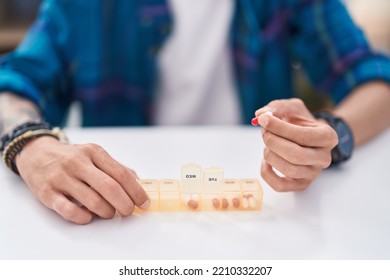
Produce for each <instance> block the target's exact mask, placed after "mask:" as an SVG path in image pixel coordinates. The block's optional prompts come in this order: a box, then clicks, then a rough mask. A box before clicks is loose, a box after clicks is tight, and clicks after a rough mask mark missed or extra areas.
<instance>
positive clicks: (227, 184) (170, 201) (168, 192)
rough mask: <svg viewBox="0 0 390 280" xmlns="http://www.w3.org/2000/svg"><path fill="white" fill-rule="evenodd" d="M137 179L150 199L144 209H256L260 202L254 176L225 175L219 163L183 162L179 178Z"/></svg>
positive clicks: (257, 185)
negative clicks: (218, 165)
mask: <svg viewBox="0 0 390 280" xmlns="http://www.w3.org/2000/svg"><path fill="white" fill-rule="evenodd" d="M139 182H140V184H141V186H142V187H143V188H144V190H145V191H146V193H147V194H148V195H149V198H150V202H151V203H150V206H149V208H148V210H146V211H152V212H158V211H161V212H164V211H166V212H169V211H172V212H174V211H255V210H257V211H258V210H261V208H262V203H263V189H262V187H261V185H260V183H259V181H258V180H257V179H225V178H224V170H223V169H222V168H218V167H210V168H202V167H201V166H200V165H198V164H194V163H189V164H185V165H183V166H182V168H181V179H180V180H176V179H163V180H154V179H142V180H140V181H139ZM139 211H144V210H139Z"/></svg>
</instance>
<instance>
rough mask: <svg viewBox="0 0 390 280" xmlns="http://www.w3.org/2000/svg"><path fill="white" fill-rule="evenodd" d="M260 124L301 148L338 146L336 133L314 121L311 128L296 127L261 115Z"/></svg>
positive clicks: (268, 115) (266, 115) (266, 114)
mask: <svg viewBox="0 0 390 280" xmlns="http://www.w3.org/2000/svg"><path fill="white" fill-rule="evenodd" d="M258 123H259V124H260V125H261V126H262V127H263V128H265V129H266V130H267V131H270V132H272V133H273V134H275V135H279V136H280V137H283V138H285V139H288V140H290V141H292V142H294V143H296V144H298V145H301V146H305V147H334V146H336V145H337V136H336V135H335V131H334V130H333V129H332V128H331V127H330V126H328V125H326V124H321V123H317V122H314V121H313V123H312V124H311V125H310V126H303V125H296V124H293V123H289V122H286V121H284V120H281V119H279V118H277V117H275V116H273V115H272V114H268V113H265V114H262V115H260V116H259V117H258Z"/></svg>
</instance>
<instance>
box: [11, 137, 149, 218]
mask: <svg viewBox="0 0 390 280" xmlns="http://www.w3.org/2000/svg"><path fill="white" fill-rule="evenodd" d="M16 165H17V167H18V170H19V172H20V175H21V177H22V178H23V179H24V181H25V182H26V183H27V185H28V186H29V188H30V189H31V191H32V192H33V194H34V196H35V197H36V198H37V199H38V200H39V201H41V202H42V203H43V204H44V205H45V206H46V207H48V208H50V209H52V210H54V211H56V212H57V213H58V214H60V215H61V216H62V217H63V218H64V219H66V220H68V221H71V222H74V223H77V224H87V223H90V222H91V221H92V218H93V216H94V215H95V214H96V215H97V216H99V217H101V218H105V219H109V218H112V217H113V216H114V215H115V212H116V211H118V213H119V214H121V215H122V216H128V215H131V214H132V212H133V211H134V207H135V206H138V207H140V208H142V209H146V208H148V206H149V204H150V201H149V198H148V196H147V194H146V193H145V191H144V190H143V188H142V187H141V186H140V185H139V184H138V182H137V180H136V179H137V178H136V175H135V174H134V173H133V172H132V171H131V170H130V169H128V168H127V167H125V166H123V165H122V164H120V163H118V162H117V161H115V160H114V159H113V158H112V157H111V156H110V155H109V154H108V153H107V152H106V151H105V150H104V149H103V148H102V147H100V146H98V145H96V144H86V145H71V144H65V143H61V142H59V141H58V140H56V139H55V138H52V137H49V136H42V137H38V138H36V139H33V140H31V141H30V142H29V143H28V144H27V145H26V146H25V147H24V148H23V150H22V152H21V153H20V154H19V155H18V156H17V157H16Z"/></svg>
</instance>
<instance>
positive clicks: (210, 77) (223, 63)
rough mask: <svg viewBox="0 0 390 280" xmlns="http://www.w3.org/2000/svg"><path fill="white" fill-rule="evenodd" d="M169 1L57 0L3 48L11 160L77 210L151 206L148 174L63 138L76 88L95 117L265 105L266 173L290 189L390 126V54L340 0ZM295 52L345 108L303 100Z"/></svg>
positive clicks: (188, 114)
mask: <svg viewBox="0 0 390 280" xmlns="http://www.w3.org/2000/svg"><path fill="white" fill-rule="evenodd" d="M169 4H170V6H169V5H168V3H167V2H166V1H164V0H148V1H145V0H144V1H125V0H118V1H103V0H100V1H50V0H47V1H45V2H44V3H43V6H42V10H41V13H40V16H39V18H38V20H37V22H36V23H35V24H34V26H33V27H32V29H31V30H30V32H29V34H28V35H27V37H26V39H25V40H24V42H23V43H22V44H21V45H20V46H19V47H18V49H17V50H16V51H15V52H13V53H11V54H9V55H8V56H5V57H4V58H3V60H2V63H1V68H0V92H2V94H1V95H0V112H1V113H0V114H1V116H0V120H1V134H2V135H4V136H3V138H2V139H3V141H2V142H3V149H4V155H5V156H4V157H5V159H6V163H7V165H8V166H9V167H10V168H11V169H12V170H13V171H14V172H16V173H20V175H21V177H22V178H23V179H24V181H25V182H26V183H27V185H28V186H29V187H30V189H31V190H32V192H33V194H34V195H35V196H36V197H37V198H38V199H39V200H40V201H41V202H42V203H43V204H44V205H46V206H47V207H48V208H50V209H53V210H54V211H56V212H58V213H59V214H60V215H61V216H63V217H64V218H65V219H67V220H69V221H72V222H75V223H79V224H85V223H89V222H90V221H91V219H92V217H93V215H95V214H96V215H98V216H100V217H102V218H111V217H112V216H113V215H114V214H115V212H116V211H117V212H119V213H120V214H121V215H123V216H127V215H130V214H131V213H132V212H133V210H134V207H135V206H138V207H141V208H147V207H148V205H149V200H148V198H147V195H146V194H145V192H144V191H143V190H142V189H141V187H140V186H139V185H138V183H137V182H136V178H135V175H134V173H133V172H132V171H130V170H129V169H127V168H126V167H124V166H122V165H121V164H120V163H118V162H116V161H115V160H114V159H112V158H111V157H110V156H109V155H108V153H107V152H106V151H104V149H103V148H101V147H99V146H97V145H95V144H87V145H69V144H66V143H62V142H60V141H58V140H57V139H56V138H58V135H57V134H56V133H55V132H53V131H51V130H50V128H49V127H47V125H45V124H43V123H42V121H43V120H46V121H47V122H49V123H50V124H52V125H61V124H63V122H64V120H65V117H66V113H67V109H68V107H69V105H70V104H71V102H72V101H74V100H78V101H80V102H81V104H82V107H83V125H85V126H97V125H105V126H107V125H149V124H158V125H160V124H161V125H164V124H204V123H210V124H226V123H228V124H235V123H240V122H241V123H249V122H250V121H251V120H252V118H253V114H254V112H255V116H256V117H255V118H254V119H253V120H252V121H253V123H254V124H255V125H256V124H257V123H259V124H260V125H261V126H262V127H263V140H264V143H265V146H266V148H265V150H264V162H263V164H262V167H261V175H262V176H263V178H264V179H265V180H266V181H267V182H268V184H269V185H270V186H271V187H272V188H274V189H275V190H277V191H297V190H303V189H305V188H307V187H308V186H309V185H310V183H311V182H312V181H313V180H314V179H315V178H316V177H318V175H319V174H320V172H321V170H322V169H324V168H326V167H328V166H329V165H330V164H331V162H334V163H339V162H341V161H344V160H346V159H348V158H349V157H350V155H351V152H352V148H353V145H360V144H361V143H363V142H365V141H367V140H368V139H370V138H371V137H373V136H374V135H376V134H378V133H379V132H380V131H383V130H384V129H385V128H387V127H388V125H389V123H390V110H388V106H389V104H390V87H389V83H390V62H389V60H388V58H386V57H384V56H380V55H376V54H374V53H373V52H372V51H371V50H370V48H369V46H368V44H367V42H366V40H365V39H364V36H363V35H362V33H361V32H360V31H359V30H358V29H357V28H356V27H355V26H354V25H353V23H352V21H351V20H350V18H349V16H348V14H347V12H346V11H345V9H344V7H343V6H342V5H341V4H340V2H339V1H337V0H322V1H321V0H318V1H314V0H295V1H287V0H284V1H282V0H279V1H261V0H237V1H229V0H215V1H214V0H213V1H209V0H202V1H201V0H199V1H196V3H195V2H194V1H191V2H190V1H182V0H171V1H169ZM172 15H174V19H175V24H174V25H172V22H173V18H172ZM172 27H174V29H173V31H172ZM169 34H172V35H171V36H172V37H170V39H169V40H168V41H167V42H166V44H164V42H165V41H166V39H167V38H168V35H169ZM163 46H164V48H162V47H163ZM157 54H158V56H157ZM230 54H231V56H230ZM230 58H231V60H232V61H231V64H230ZM292 62H295V63H301V65H302V67H303V68H304V69H305V71H306V73H307V75H308V77H309V78H310V80H311V82H312V84H313V85H314V86H315V87H317V88H318V89H319V90H321V91H323V92H324V93H327V94H329V96H330V97H331V98H332V99H333V100H334V102H336V103H338V106H337V107H336V108H335V110H334V112H333V115H331V114H322V115H321V116H320V117H321V118H320V119H316V118H314V116H313V115H312V114H311V113H310V112H309V111H308V110H307V109H306V107H305V105H304V104H303V102H302V101H300V100H298V99H289V98H290V97H292V96H293V89H292V86H291V84H292V82H291V73H292V69H291V66H290V65H291V63H292ZM232 69H234V71H233V70H232ZM232 72H234V74H235V81H236V84H233V83H232V82H231V81H232V80H233V79H232V77H231V76H230V75H231V74H232ZM236 93H237V94H236ZM275 99H277V100H275ZM222 101H223V102H222ZM240 105H241V106H240ZM335 116H337V117H335ZM340 118H341V119H340ZM31 122H33V123H31ZM339 141H340V144H339V145H337V143H338V142H339ZM336 145H337V146H336ZM335 146H336V148H335V149H334V147H335ZM273 168H275V169H278V170H279V171H281V172H282V173H283V174H284V175H286V176H282V177H281V176H278V175H277V174H276V173H275V172H274V169H273ZM74 200H76V202H75V201H74ZM77 202H78V203H77Z"/></svg>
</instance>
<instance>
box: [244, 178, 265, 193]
mask: <svg viewBox="0 0 390 280" xmlns="http://www.w3.org/2000/svg"><path fill="white" fill-rule="evenodd" d="M240 184H241V188H242V190H243V191H261V190H262V189H261V185H260V183H259V181H258V180H257V179H241V180H240Z"/></svg>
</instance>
